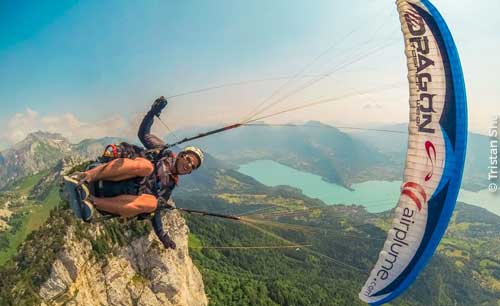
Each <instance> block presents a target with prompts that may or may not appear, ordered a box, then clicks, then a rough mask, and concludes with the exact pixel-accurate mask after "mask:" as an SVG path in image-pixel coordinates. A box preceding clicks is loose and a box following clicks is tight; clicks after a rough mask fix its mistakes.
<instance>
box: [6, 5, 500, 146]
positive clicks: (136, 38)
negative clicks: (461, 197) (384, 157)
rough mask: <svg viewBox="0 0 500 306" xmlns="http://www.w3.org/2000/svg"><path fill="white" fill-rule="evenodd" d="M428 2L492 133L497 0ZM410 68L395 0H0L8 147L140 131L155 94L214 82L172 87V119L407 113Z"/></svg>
mask: <svg viewBox="0 0 500 306" xmlns="http://www.w3.org/2000/svg"><path fill="white" fill-rule="evenodd" d="M433 3H434V4H435V5H436V7H437V8H438V9H439V10H440V11H441V13H442V15H443V16H444V17H445V19H446V20H447V22H448V25H449V27H450V29H451V31H452V33H453V35H454V38H455V42H456V44H457V46H458V50H459V53H460V56H461V60H462V65H463V69H464V75H465V79H466V85H467V94H468V100H469V125H470V130H472V131H475V132H480V133H483V134H487V129H488V127H489V126H490V124H491V122H492V119H491V117H492V115H495V114H498V115H500V91H499V90H498V79H497V77H496V74H497V71H499V70H500V61H498V59H497V58H496V53H497V51H498V50H500V36H499V35H498V33H497V29H498V28H499V26H500V19H499V18H491V13H490V12H492V11H493V12H494V11H498V10H499V9H500V1H498V0H478V1H476V2H474V4H473V5H472V2H470V1H465V0H434V1H433ZM325 73H328V74H329V75H328V76H327V77H326V76H324V77H321V75H324V74H325ZM406 73H407V72H406V59H405V58H404V53H403V39H402V35H401V32H400V24H399V20H398V16H397V12H396V7H395V5H394V1H387V0H373V1H366V0H353V1H333V0H324V1H323V0H316V1H299V0H293V1H289V0H275V1H264V0H256V1H231V0H212V1H209V0H204V1H202V0H199V1H167V0H149V1H118V0H116V1H115V0H110V1H96V0H88V1H74V0H60V1H24V0H21V1H1V2H0V149H1V148H5V147H8V146H9V145H11V144H13V143H15V142H17V141H20V140H22V139H23V138H24V137H25V136H26V135H27V134H28V133H30V132H33V131H36V130H44V131H50V132H58V133H61V134H63V135H64V136H66V137H68V138H69V139H70V140H71V141H73V142H77V141H79V140H82V139H84V138H97V137H103V136H124V137H134V135H135V134H136V129H137V127H138V124H139V122H140V119H141V116H142V115H143V114H144V113H145V112H146V111H147V110H148V108H149V106H150V105H151V103H152V101H153V100H154V99H155V98H156V97H158V96H161V95H164V96H166V97H171V96H177V95H179V94H182V93H189V92H191V91H198V90H200V89H203V88H207V87H213V86H215V87H219V86H220V88H218V89H214V90H208V91H201V92H196V93H191V94H186V95H182V96H177V97H172V98H169V106H168V107H167V110H166V111H165V112H164V114H163V115H162V118H163V119H164V121H165V122H166V123H167V125H168V126H169V128H170V129H171V130H174V131H175V130H176V129H181V128H184V127H188V126H202V125H207V124H210V125H220V124H223V123H234V122H237V121H239V120H241V119H242V118H244V117H245V115H247V114H249V113H251V112H252V111H253V110H255V109H256V108H257V107H258V106H259V105H266V104H267V103H271V102H273V101H274V102H277V104H276V106H275V107H274V108H270V109H267V110H266V111H264V112H262V114H263V115H265V114H271V113H273V112H278V111H280V110H284V109H287V108H291V107H293V106H295V105H303V104H306V103H308V102H313V101H317V100H320V99H329V98H336V97H337V98H338V97H344V98H343V99H342V100H338V101H337V100H336V101H334V102H332V103H326V104H323V105H320V106H317V107H311V108H308V109H304V110H299V111H295V112H289V113H286V114H283V115H281V116H276V117H273V119H272V120H271V119H269V121H268V122H301V121H307V120H321V121H323V122H326V123H331V124H337V125H344V126H371V125H378V124H390V123H401V122H407V121H408V84H407V81H406ZM293 76H296V77H295V78H292V77H293ZM287 77H288V79H286V78H287ZM315 79H319V80H318V81H316V82H313V84H311V86H305V85H307V84H308V82H309V83H310V82H312V81H314V80H315ZM249 80H253V81H252V82H249ZM235 83H240V84H239V85H235ZM231 84H233V85H231ZM302 87H304V88H303V89H300V88H302ZM257 117H258V116H257ZM155 131H156V132H157V133H158V134H160V136H164V135H166V133H167V131H166V129H164V128H163V127H162V126H156V125H155Z"/></svg>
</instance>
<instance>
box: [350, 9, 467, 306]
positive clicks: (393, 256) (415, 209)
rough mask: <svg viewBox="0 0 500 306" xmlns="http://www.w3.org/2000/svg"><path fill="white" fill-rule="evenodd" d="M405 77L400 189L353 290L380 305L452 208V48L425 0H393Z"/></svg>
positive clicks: (460, 97)
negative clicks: (380, 241)
mask: <svg viewBox="0 0 500 306" xmlns="http://www.w3.org/2000/svg"><path fill="white" fill-rule="evenodd" d="M396 3H397V8H398V12H399V16H400V21H401V27H402V31H403V35H404V39H405V54H406V57H407V64H408V81H409V84H410V101H409V102H410V122H409V127H408V130H409V139H408V153H407V158H406V165H405V170H404V178H403V184H402V187H401V196H400V198H399V201H398V206H397V208H396V210H395V216H394V220H393V223H392V226H391V229H390V230H389V233H388V237H387V240H386V242H385V244H384V246H383V249H382V251H381V252H380V254H379V258H378V261H377V262H376V264H375V267H374V268H373V270H372V271H371V273H370V276H369V277H368V280H367V281H366V283H365V285H364V287H363V288H362V290H361V292H360V294H359V297H360V299H361V300H363V301H365V302H367V303H370V304H372V305H381V304H383V303H386V302H389V301H390V300H392V299H394V298H395V297H397V296H398V295H400V294H401V293H402V292H404V290H405V289H406V288H408V286H410V284H411V283H412V282H413V281H414V280H415V278H416V277H417V275H418V273H419V272H420V271H421V270H422V269H423V268H424V266H425V265H426V263H427V262H428V261H429V259H430V258H431V257H432V255H433V253H434V251H435V250H436V248H437V245H438V244H439V241H440V240H441V237H442V236H443V234H444V232H445V230H446V227H447V226H448V223H449V220H450V218H451V215H452V213H453V209H454V207H455V202H456V200H457V196H458V192H459V189H460V184H461V180H462V173H463V166H464V161H465V149H466V142H467V139H466V138H467V103H466V95H465V85H464V80H463V73H462V68H461V65H460V60H459V57H458V52H457V50H456V47H455V43H454V42H453V38H452V36H451V34H450V31H449V29H448V27H447V26H446V23H445V21H444V20H443V18H442V17H441V15H440V14H439V12H438V11H437V9H436V8H435V7H434V6H433V5H432V4H431V3H430V2H429V1H428V0H398V1H397V2H396Z"/></svg>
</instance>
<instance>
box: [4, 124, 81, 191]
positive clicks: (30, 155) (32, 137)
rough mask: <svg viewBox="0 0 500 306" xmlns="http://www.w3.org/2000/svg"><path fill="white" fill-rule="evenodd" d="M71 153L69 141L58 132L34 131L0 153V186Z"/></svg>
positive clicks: (53, 163)
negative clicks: (0, 178)
mask: <svg viewBox="0 0 500 306" xmlns="http://www.w3.org/2000/svg"><path fill="white" fill-rule="evenodd" d="M70 154H72V150H71V144H70V142H69V141H68V140H67V139H66V138H64V137H63V136H62V135H60V134H54V133H47V132H41V131H39V132H35V133H31V134H29V135H28V136H27V137H26V138H25V139H24V140H23V141H21V142H18V143H16V144H15V145H14V146H12V147H11V148H9V149H7V150H5V151H3V152H1V153H0V156H1V158H0V177H2V180H1V181H0V188H2V187H4V186H6V185H7V184H8V183H10V182H12V181H14V180H15V179H17V178H19V177H23V176H25V175H28V174H35V173H38V172H39V171H42V170H45V169H48V168H50V167H53V166H55V165H56V164H57V162H58V161H59V160H60V159H61V158H63V157H65V156H68V155H70Z"/></svg>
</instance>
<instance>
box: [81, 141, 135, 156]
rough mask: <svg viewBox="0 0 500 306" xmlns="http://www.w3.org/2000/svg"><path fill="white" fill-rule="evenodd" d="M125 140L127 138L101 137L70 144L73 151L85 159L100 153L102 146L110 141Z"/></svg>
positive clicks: (104, 146)
mask: <svg viewBox="0 0 500 306" xmlns="http://www.w3.org/2000/svg"><path fill="white" fill-rule="evenodd" d="M124 141H125V142H127V141H129V140H127V139H125V138H119V137H103V138H99V139H84V140H82V141H80V142H79V143H77V144H74V145H72V146H71V150H72V152H73V153H75V154H78V155H80V156H82V157H84V158H87V159H95V158H97V157H98V156H100V155H102V153H103V152H104V148H106V146H107V145H108V144H111V143H120V142H124Z"/></svg>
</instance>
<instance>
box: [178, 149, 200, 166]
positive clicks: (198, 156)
mask: <svg viewBox="0 0 500 306" xmlns="http://www.w3.org/2000/svg"><path fill="white" fill-rule="evenodd" d="M182 152H189V153H193V154H194V155H195V156H196V157H197V158H198V161H199V163H198V167H196V168H195V169H198V168H199V167H200V166H201V164H202V163H203V159H204V158H205V155H204V154H203V151H202V150H201V149H200V148H198V147H194V146H189V147H185V148H184V150H182Z"/></svg>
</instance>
